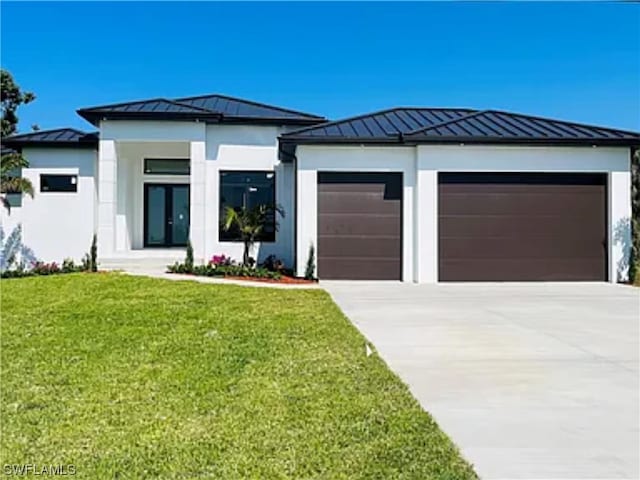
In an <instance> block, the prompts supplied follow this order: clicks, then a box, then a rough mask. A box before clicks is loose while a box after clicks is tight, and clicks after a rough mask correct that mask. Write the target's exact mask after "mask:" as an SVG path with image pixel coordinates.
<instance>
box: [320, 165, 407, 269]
mask: <svg viewBox="0 0 640 480" xmlns="http://www.w3.org/2000/svg"><path fill="white" fill-rule="evenodd" d="M401 219H402V174H400V173H318V276H319V277H320V278H323V279H349V280H399V279H400V277H401V274H402V268H401V256H402V241H401V230H402V220H401Z"/></svg>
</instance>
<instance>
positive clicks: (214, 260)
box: [209, 254, 232, 267]
mask: <svg viewBox="0 0 640 480" xmlns="http://www.w3.org/2000/svg"><path fill="white" fill-rule="evenodd" d="M231 263H232V262H231V257H227V256H226V255H225V254H222V255H214V256H213V257H211V260H209V265H213V266H215V267H218V266H221V265H231Z"/></svg>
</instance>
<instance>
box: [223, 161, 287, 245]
mask: <svg viewBox="0 0 640 480" xmlns="http://www.w3.org/2000/svg"><path fill="white" fill-rule="evenodd" d="M275 204H276V177H275V173H273V172H258V171H256V172H220V225H219V229H218V230H219V238H220V241H240V240H241V238H240V235H239V232H238V231H234V230H233V229H231V230H229V231H225V230H224V228H223V225H224V219H225V208H226V207H232V208H234V209H236V210H239V209H241V208H243V207H244V208H247V209H252V208H255V207H257V206H259V205H267V206H269V207H274V206H275ZM275 237H276V217H275V213H274V214H273V215H271V216H270V218H269V220H268V222H267V224H266V225H265V228H264V230H263V233H262V236H261V237H260V240H261V241H263V242H273V241H275Z"/></svg>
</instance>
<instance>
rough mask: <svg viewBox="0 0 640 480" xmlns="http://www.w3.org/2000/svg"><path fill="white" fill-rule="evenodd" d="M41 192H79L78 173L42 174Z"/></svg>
mask: <svg viewBox="0 0 640 480" xmlns="http://www.w3.org/2000/svg"><path fill="white" fill-rule="evenodd" d="M40 191H41V192H77V191H78V176H77V175H49V174H44V173H43V174H42V175H40Z"/></svg>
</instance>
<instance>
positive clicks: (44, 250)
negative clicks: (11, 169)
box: [2, 148, 96, 263]
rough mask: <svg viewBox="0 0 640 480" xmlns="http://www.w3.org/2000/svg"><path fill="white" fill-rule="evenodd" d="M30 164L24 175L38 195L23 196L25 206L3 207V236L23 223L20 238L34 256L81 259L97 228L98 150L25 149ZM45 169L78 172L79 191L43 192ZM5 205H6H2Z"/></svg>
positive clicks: (66, 172)
mask: <svg viewBox="0 0 640 480" xmlns="http://www.w3.org/2000/svg"><path fill="white" fill-rule="evenodd" d="M23 154H24V156H25V157H26V158H27V160H28V161H29V168H24V169H22V176H23V177H25V178H27V179H29V180H30V181H31V183H32V184H33V189H34V197H33V198H31V197H30V196H28V195H23V196H22V206H21V207H14V208H12V209H11V213H10V214H7V212H6V211H3V212H2V227H3V229H4V232H5V235H8V234H10V233H11V231H12V230H13V229H14V228H15V227H16V226H17V225H18V224H22V243H23V244H24V245H26V246H27V247H29V248H31V249H32V250H33V253H34V254H35V256H36V258H37V259H38V260H42V261H45V262H54V261H55V262H58V263H61V262H62V260H64V259H65V258H72V259H73V260H75V261H80V260H81V259H82V257H83V256H84V254H85V253H87V252H88V251H89V248H90V246H91V240H92V237H93V234H94V232H95V227H96V224H95V205H96V188H95V172H96V152H95V151H94V150H91V149H86V148H25V149H24V150H23ZM41 174H69V175H77V176H78V191H77V192H41V191H40V175H41ZM3 210H4V209H3Z"/></svg>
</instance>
